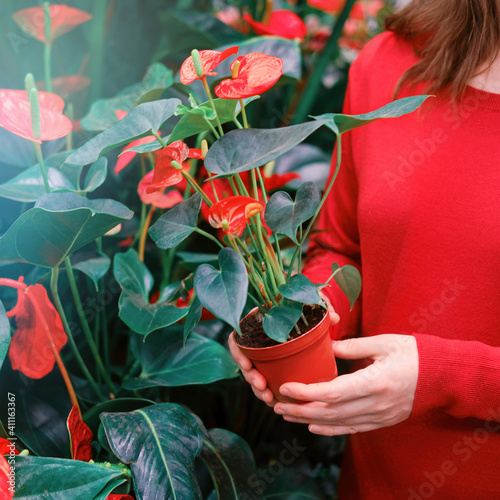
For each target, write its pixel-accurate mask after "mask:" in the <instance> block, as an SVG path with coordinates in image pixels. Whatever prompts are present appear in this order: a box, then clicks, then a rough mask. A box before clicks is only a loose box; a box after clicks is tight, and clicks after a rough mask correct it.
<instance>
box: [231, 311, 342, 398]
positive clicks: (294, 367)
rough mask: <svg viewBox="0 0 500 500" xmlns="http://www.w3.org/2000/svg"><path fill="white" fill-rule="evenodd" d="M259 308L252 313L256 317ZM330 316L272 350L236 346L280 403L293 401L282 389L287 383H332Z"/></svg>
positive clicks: (334, 365)
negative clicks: (251, 363) (283, 393)
mask: <svg viewBox="0 0 500 500" xmlns="http://www.w3.org/2000/svg"><path fill="white" fill-rule="evenodd" d="M255 311H257V309H255V310H253V311H251V312H250V313H249V314H254V312H255ZM329 329H330V316H329V314H327V313H326V314H325V315H324V317H323V319H322V320H321V321H320V322H319V323H318V324H317V325H316V326H314V327H313V328H312V329H311V330H309V331H308V332H306V333H304V334H303V335H301V336H300V337H297V338H295V339H293V340H289V341H288V342H285V343H283V344H279V345H274V346H271V347H262V348H252V347H244V346H241V345H239V344H238V342H237V337H238V334H236V333H235V332H233V333H232V335H235V340H236V344H237V345H238V347H239V348H240V350H241V351H242V352H243V354H244V355H245V356H246V357H247V358H249V359H251V360H252V362H253V364H254V366H255V368H256V369H257V370H258V371H259V372H260V373H262V375H263V376H264V377H265V379H266V381H267V385H268V387H269V389H271V391H272V393H273V394H274V397H275V398H276V399H277V400H278V401H281V402H290V401H294V400H292V399H290V398H287V397H285V396H282V395H281V394H280V392H279V388H280V386H281V385H282V384H284V383H285V382H301V383H303V384H314V383H318V382H328V381H329V380H333V379H334V378H335V377H336V376H337V374H338V371H337V364H336V363H335V356H334V354H333V347H332V341H331V339H330V333H329Z"/></svg>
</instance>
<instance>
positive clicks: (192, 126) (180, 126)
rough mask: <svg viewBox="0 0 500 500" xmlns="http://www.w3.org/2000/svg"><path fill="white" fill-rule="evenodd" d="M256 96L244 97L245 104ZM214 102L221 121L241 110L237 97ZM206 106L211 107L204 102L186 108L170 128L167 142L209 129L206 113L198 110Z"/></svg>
mask: <svg viewBox="0 0 500 500" xmlns="http://www.w3.org/2000/svg"><path fill="white" fill-rule="evenodd" d="M258 98H259V96H253V97H248V98H246V99H244V103H245V105H246V104H248V103H250V102H252V101H253V100H255V99H258ZM214 104H215V109H216V110H217V114H218V115H219V120H220V122H221V123H227V122H230V121H232V120H233V119H234V118H235V117H237V116H238V114H239V113H240V111H241V106H240V103H239V101H238V99H214ZM207 108H208V109H210V110H211V109H212V108H210V107H209V103H208V102H205V103H203V104H200V105H199V107H197V108H193V109H191V110H188V111H187V112H186V113H185V114H184V116H183V117H182V118H181V119H180V121H179V123H177V125H176V126H175V127H174V130H172V133H171V134H170V137H169V139H168V142H169V143H171V142H174V141H180V140H182V139H185V138H186V137H191V136H192V135H196V134H199V133H200V132H204V131H205V130H210V126H209V125H208V123H207V121H206V120H205V118H204V116H206V113H205V112H202V113H200V111H204V110H205V109H207ZM212 125H213V126H214V127H215V125H216V123H215V122H212Z"/></svg>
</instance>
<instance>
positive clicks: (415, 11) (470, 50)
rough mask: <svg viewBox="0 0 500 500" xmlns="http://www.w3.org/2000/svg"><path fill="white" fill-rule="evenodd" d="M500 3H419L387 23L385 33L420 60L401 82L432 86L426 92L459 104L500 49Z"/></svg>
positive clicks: (483, 0)
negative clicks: (469, 84) (403, 43)
mask: <svg viewBox="0 0 500 500" xmlns="http://www.w3.org/2000/svg"><path fill="white" fill-rule="evenodd" d="M499 3H500V2H499V0H414V1H413V2H411V3H410V4H409V5H407V6H406V7H404V8H403V9H401V10H400V11H399V12H396V13H394V14H393V15H392V16H390V17H388V18H387V20H386V28H387V29H388V30H390V31H393V32H394V33H395V34H396V35H398V36H401V37H402V38H404V39H405V40H407V41H408V42H410V43H411V44H412V45H413V48H414V50H415V54H416V55H417V56H418V57H419V58H421V60H420V61H419V62H418V63H417V64H415V65H414V66H413V67H411V68H410V69H409V70H408V71H407V72H406V73H405V74H404V75H403V76H402V78H401V80H400V81H399V83H398V85H397V87H396V92H397V91H398V90H399V89H400V88H401V86H402V85H404V84H405V83H408V84H410V85H412V84H413V85H414V84H417V83H420V82H429V83H430V86H429V87H428V89H427V92H430V93H434V92H435V93H438V92H443V93H445V94H447V95H450V96H451V98H452V100H453V101H456V100H459V99H460V98H461V97H462V96H463V94H464V91H465V89H466V86H467V82H469V81H470V79H471V78H472V77H473V76H475V75H476V74H478V72H479V70H480V69H481V68H482V67H483V66H484V65H485V64H491V63H492V62H493V60H494V59H495V57H496V55H497V54H498V51H499V49H500V6H499Z"/></svg>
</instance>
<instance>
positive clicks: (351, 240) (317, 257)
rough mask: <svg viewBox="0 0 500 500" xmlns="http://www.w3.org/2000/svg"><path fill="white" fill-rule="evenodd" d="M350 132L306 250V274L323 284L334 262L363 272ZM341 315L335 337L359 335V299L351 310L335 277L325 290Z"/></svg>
mask: <svg viewBox="0 0 500 500" xmlns="http://www.w3.org/2000/svg"><path fill="white" fill-rule="evenodd" d="M350 96H351V91H350V88H349V85H348V88H347V92H346V97H345V101H344V113H350V108H351V97H350ZM350 135H351V133H349V132H348V133H346V134H344V135H343V136H342V163H341V167H340V170H339V173H338V176H337V179H336V180H335V183H334V185H333V188H332V190H331V192H330V194H329V196H328V198H327V200H326V202H325V204H324V206H323V208H322V210H321V213H320V215H319V217H318V221H317V223H316V225H315V228H314V231H313V234H312V236H311V238H310V243H309V248H308V251H307V256H306V262H305V266H304V270H303V272H304V274H306V275H307V276H308V277H309V279H311V281H312V282H313V283H324V282H325V281H326V280H327V279H328V277H329V276H330V275H331V266H332V264H333V263H334V262H336V263H338V264H339V265H340V266H344V265H346V264H351V265H353V266H356V267H357V268H358V270H360V271H361V259H360V246H359V233H358V225H357V198H358V182H357V178H356V174H355V168H354V165H353V161H352V155H351V138H350ZM336 157H337V152H336V147H335V151H334V153H333V156H332V163H331V168H330V174H329V176H328V180H327V185H328V183H329V182H330V179H331V177H332V175H333V174H334V171H335V165H336ZM322 291H323V293H325V294H326V295H327V297H328V298H329V300H330V302H331V303H332V305H333V307H334V308H335V310H336V311H337V313H338V314H339V315H340V322H339V323H338V324H337V325H335V326H334V327H332V330H331V332H330V334H331V336H332V338H334V339H340V338H345V337H353V336H355V335H358V332H359V321H360V310H361V308H360V300H361V298H360V299H358V301H357V302H356V305H355V306H354V308H353V310H352V311H350V305H349V301H348V300H347V298H346V297H345V295H344V294H343V293H342V292H341V290H340V289H339V287H338V286H337V284H336V283H335V281H334V280H332V281H331V282H330V284H329V285H328V286H326V287H325V288H324V289H323V290H322Z"/></svg>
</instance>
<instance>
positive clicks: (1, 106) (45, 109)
mask: <svg viewBox="0 0 500 500" xmlns="http://www.w3.org/2000/svg"><path fill="white" fill-rule="evenodd" d="M38 100H39V103H40V128H41V136H40V140H35V139H34V138H33V135H32V132H31V109H30V103H29V101H28V98H27V95H26V91H24V90H11V89H0V127H3V128H5V129H7V130H8V131H9V132H12V133H13V134H16V135H19V136H20V137H23V138H24V139H28V140H30V141H36V142H41V141H51V140H54V139H59V138H60V137H64V136H65V135H68V134H69V133H70V132H71V129H72V128H73V124H72V123H71V120H70V119H69V118H68V117H67V116H64V115H63V114H62V110H63V109H64V101H63V100H62V99H61V98H60V97H59V96H58V95H57V94H52V93H51V92H39V93H38Z"/></svg>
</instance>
